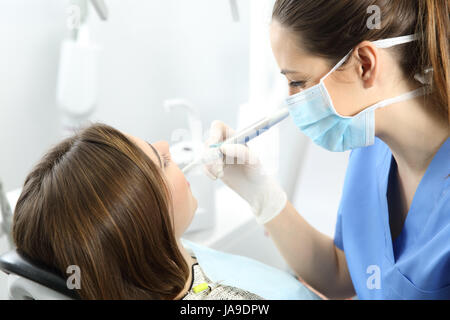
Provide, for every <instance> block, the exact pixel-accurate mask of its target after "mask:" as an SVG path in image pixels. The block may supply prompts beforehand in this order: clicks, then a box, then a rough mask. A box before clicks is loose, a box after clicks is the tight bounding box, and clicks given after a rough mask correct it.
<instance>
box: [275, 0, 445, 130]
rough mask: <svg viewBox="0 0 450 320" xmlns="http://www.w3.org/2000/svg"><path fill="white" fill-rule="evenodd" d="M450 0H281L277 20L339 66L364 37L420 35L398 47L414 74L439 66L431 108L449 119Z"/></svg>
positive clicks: (405, 66) (303, 43)
mask: <svg viewBox="0 0 450 320" xmlns="http://www.w3.org/2000/svg"><path fill="white" fill-rule="evenodd" d="M449 3H450V2H449V1H448V0H277V1H276V3H275V6H274V9H273V14H272V16H273V19H274V20H276V21H278V22H279V23H280V24H281V25H282V26H284V27H286V28H287V29H289V30H291V31H293V32H294V33H296V34H297V35H298V41H299V45H300V46H301V47H302V48H305V49H306V50H307V51H308V52H309V53H312V54H315V55H317V56H322V57H324V58H327V59H329V60H330V65H334V64H336V63H337V62H338V61H339V60H340V59H342V57H344V56H345V55H346V54H347V53H348V52H349V51H350V50H351V49H352V48H354V47H356V46H357V45H358V44H359V43H361V42H362V41H364V40H369V41H375V40H379V39H386V38H393V37H399V36H404V35H409V34H414V33H418V34H419V37H420V39H419V41H414V42H410V43H407V44H403V45H399V46H395V47H393V48H392V49H390V50H395V51H394V52H396V54H397V59H398V61H399V63H400V65H401V68H402V70H403V72H404V74H405V76H406V77H408V78H411V79H412V78H413V77H414V75H415V74H416V73H421V72H422V71H423V70H425V69H427V68H430V67H431V68H433V70H434V72H433V85H432V89H433V92H432V94H431V95H429V98H430V100H429V101H430V107H431V108H435V109H436V111H437V112H438V113H439V114H440V115H441V116H442V117H445V118H446V119H448V121H449V122H450V113H449V88H450V55H449V37H450V23H449V14H450V12H449V8H450V4H449ZM373 5H376V6H378V8H379V9H380V15H381V17H380V18H381V19H380V22H381V26H380V28H379V29H377V28H368V27H367V21H368V20H369V18H370V17H371V15H372V14H373V13H367V9H368V8H369V7H370V6H373Z"/></svg>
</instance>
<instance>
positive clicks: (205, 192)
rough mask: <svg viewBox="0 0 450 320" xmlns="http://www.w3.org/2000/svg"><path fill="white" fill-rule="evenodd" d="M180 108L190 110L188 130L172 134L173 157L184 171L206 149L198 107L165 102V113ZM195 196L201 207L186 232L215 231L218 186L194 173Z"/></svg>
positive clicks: (192, 177) (192, 173) (181, 101)
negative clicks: (216, 190)
mask: <svg viewBox="0 0 450 320" xmlns="http://www.w3.org/2000/svg"><path fill="white" fill-rule="evenodd" d="M178 108H181V109H183V110H186V111H187V114H188V115H187V117H188V118H187V120H188V127H189V130H186V129H179V130H175V131H174V132H173V133H172V136H171V141H170V154H171V155H172V160H173V161H174V162H175V163H176V164H177V165H178V166H180V167H181V168H182V167H184V166H186V165H187V164H188V163H190V162H192V161H193V159H195V158H196V157H197V155H199V154H201V153H202V150H203V136H202V134H203V132H202V122H201V120H200V118H199V115H198V112H197V110H196V109H195V107H194V106H193V105H192V104H191V103H190V102H189V101H187V100H185V99H169V100H166V101H164V109H165V111H166V112H173V111H174V110H175V109H178ZM188 180H189V183H190V185H191V190H192V194H193V195H194V197H195V198H196V199H197V203H198V208H197V211H196V212H195V216H194V219H193V220H192V222H191V224H190V225H189V227H188V229H187V230H186V233H189V232H195V231H199V230H205V229H208V228H212V227H213V226H214V224H215V221H216V218H215V216H216V212H215V210H216V209H215V192H214V191H215V188H216V186H215V184H214V181H212V180H211V179H209V178H208V177H206V176H205V175H204V174H203V172H201V171H192V172H191V174H190V175H189V177H188Z"/></svg>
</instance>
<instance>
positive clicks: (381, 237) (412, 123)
mask: <svg viewBox="0 0 450 320" xmlns="http://www.w3.org/2000/svg"><path fill="white" fill-rule="evenodd" d="M374 5H375V6H376V8H378V9H379V10H380V16H381V21H380V22H381V25H380V26H379V28H370V26H369V24H368V23H367V20H368V18H369V17H370V14H368V13H367V12H368V8H369V7H370V6H374ZM449 29H450V24H449V2H448V1H441V0H417V1H411V0H390V1H381V0H277V1H276V3H275V6H274V9H273V19H272V23H271V27H270V39H271V45H272V50H273V53H274V55H275V58H276V60H277V63H278V65H279V67H280V69H281V73H282V74H283V75H285V76H286V78H287V80H288V83H289V91H290V92H289V93H290V97H289V98H287V101H286V102H287V105H288V107H289V110H290V115H291V118H292V120H293V121H294V122H295V124H296V125H297V126H298V127H299V129H301V130H302V131H303V133H304V134H305V135H307V136H308V137H310V138H311V139H312V140H313V141H314V142H315V143H316V144H318V145H320V146H322V147H323V148H325V149H327V150H330V151H336V152H339V151H345V150H350V149H352V152H351V154H350V159H349V164H348V168H347V172H346V178H345V183H344V187H343V194H342V199H341V202H340V206H339V210H338V219H337V224H336V232H335V238H334V239H331V238H329V237H328V236H326V235H324V234H322V233H320V232H319V231H317V230H316V229H314V228H313V227H312V226H311V225H309V224H308V223H307V222H306V221H305V220H304V219H303V218H302V216H301V213H300V214H299V213H298V212H297V211H296V209H295V208H294V207H293V206H292V204H291V203H290V202H289V201H288V200H287V197H286V194H285V192H284V191H283V190H282V189H281V188H280V186H279V185H278V184H277V182H276V181H275V180H274V179H273V178H272V177H270V176H268V175H266V174H265V173H264V172H263V169H262V166H261V165H260V163H259V161H258V160H257V159H256V160H255V156H254V154H252V153H251V150H249V149H248V147H247V146H246V145H222V146H221V147H220V151H221V152H222V153H223V155H224V158H225V157H226V158H228V159H229V158H230V157H231V158H238V159H240V160H241V161H240V162H238V163H243V164H228V163H227V161H223V160H222V161H220V162H218V163H215V164H213V165H208V166H206V167H205V169H206V171H207V173H208V174H209V175H210V176H211V177H212V178H214V179H215V178H220V179H221V180H222V181H223V182H224V183H225V184H227V185H228V186H229V187H230V188H232V189H233V190H235V191H236V192H237V193H238V194H239V195H240V196H241V197H242V198H244V199H245V200H247V201H248V203H249V204H250V206H251V208H252V211H253V213H254V214H255V216H256V220H257V221H258V223H260V224H263V225H264V227H265V229H266V230H267V231H268V232H269V234H270V236H271V238H272V239H273V241H274V242H275V244H276V245H277V247H278V249H279V250H280V252H281V253H282V255H283V257H284V258H285V259H286V261H287V262H288V264H289V265H290V267H291V268H292V270H293V271H295V273H296V274H297V275H298V276H299V277H301V278H302V279H304V280H305V281H306V282H307V283H309V284H310V285H311V286H312V287H314V288H315V289H317V290H318V291H320V292H321V293H323V294H324V295H326V296H327V297H329V298H337V299H342V298H348V297H352V296H354V295H355V294H356V295H357V296H358V298H359V299H450V241H449V239H450V139H449V119H450V118H449V77H450V71H449V59H450V58H449V42H448V36H449ZM232 134H233V130H231V129H230V128H229V127H228V126H227V125H225V124H224V123H222V122H219V121H215V122H213V123H212V125H211V135H210V137H209V139H208V141H206V144H207V145H210V144H214V143H217V142H220V141H223V140H224V139H226V138H227V137H229V136H230V135H232ZM248 159H251V160H252V161H250V160H248ZM323 201H326V195H323ZM280 289H281V288H280Z"/></svg>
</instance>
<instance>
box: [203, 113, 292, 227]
mask: <svg viewBox="0 0 450 320" xmlns="http://www.w3.org/2000/svg"><path fill="white" fill-rule="evenodd" d="M232 135H234V130H232V129H231V128H229V127H228V126H227V125H226V124H224V123H223V122H221V121H214V122H213V123H212V124H211V128H210V136H209V138H208V139H207V140H206V142H205V156H206V157H207V158H210V159H213V158H215V159H216V160H215V161H213V162H210V163H207V164H205V165H204V167H203V169H204V171H205V173H206V174H207V175H208V176H209V177H210V178H211V179H214V180H215V179H217V178H219V179H221V180H222V181H223V182H224V183H225V184H226V185H227V186H228V187H230V188H231V189H233V190H234V191H235V192H236V193H237V194H239V195H240V196H241V197H242V198H243V199H244V200H246V201H247V202H248V203H249V204H250V207H251V208H252V211H253V213H254V215H255V216H256V221H257V222H258V223H259V224H265V223H267V222H269V221H270V220H272V219H273V218H274V217H275V216H277V215H278V214H279V213H280V212H281V211H282V210H283V209H284V207H285V206H286V203H287V196H286V193H285V192H284V190H283V189H282V188H281V187H280V186H279V184H278V183H277V181H276V180H275V179H274V178H273V177H271V176H270V175H268V174H266V173H265V172H264V169H263V167H262V165H261V163H260V161H259V159H258V157H256V155H255V154H254V153H252V152H251V151H250V149H249V148H248V146H247V145H243V144H224V145H222V146H220V147H215V148H210V147H209V146H210V145H212V144H216V143H219V142H221V141H223V140H225V139H227V138H229V137H230V136H232ZM214 153H215V155H216V157H214V155H211V154H214ZM220 153H221V154H220ZM207 154H209V155H207Z"/></svg>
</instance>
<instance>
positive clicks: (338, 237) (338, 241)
mask: <svg viewBox="0 0 450 320" xmlns="http://www.w3.org/2000/svg"><path fill="white" fill-rule="evenodd" d="M341 220H342V215H341V213H340V212H338V216H337V221H336V229H335V231H334V244H335V246H336V247H338V248H339V249H341V250H342V251H344V244H343V243H342V223H341Z"/></svg>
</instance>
